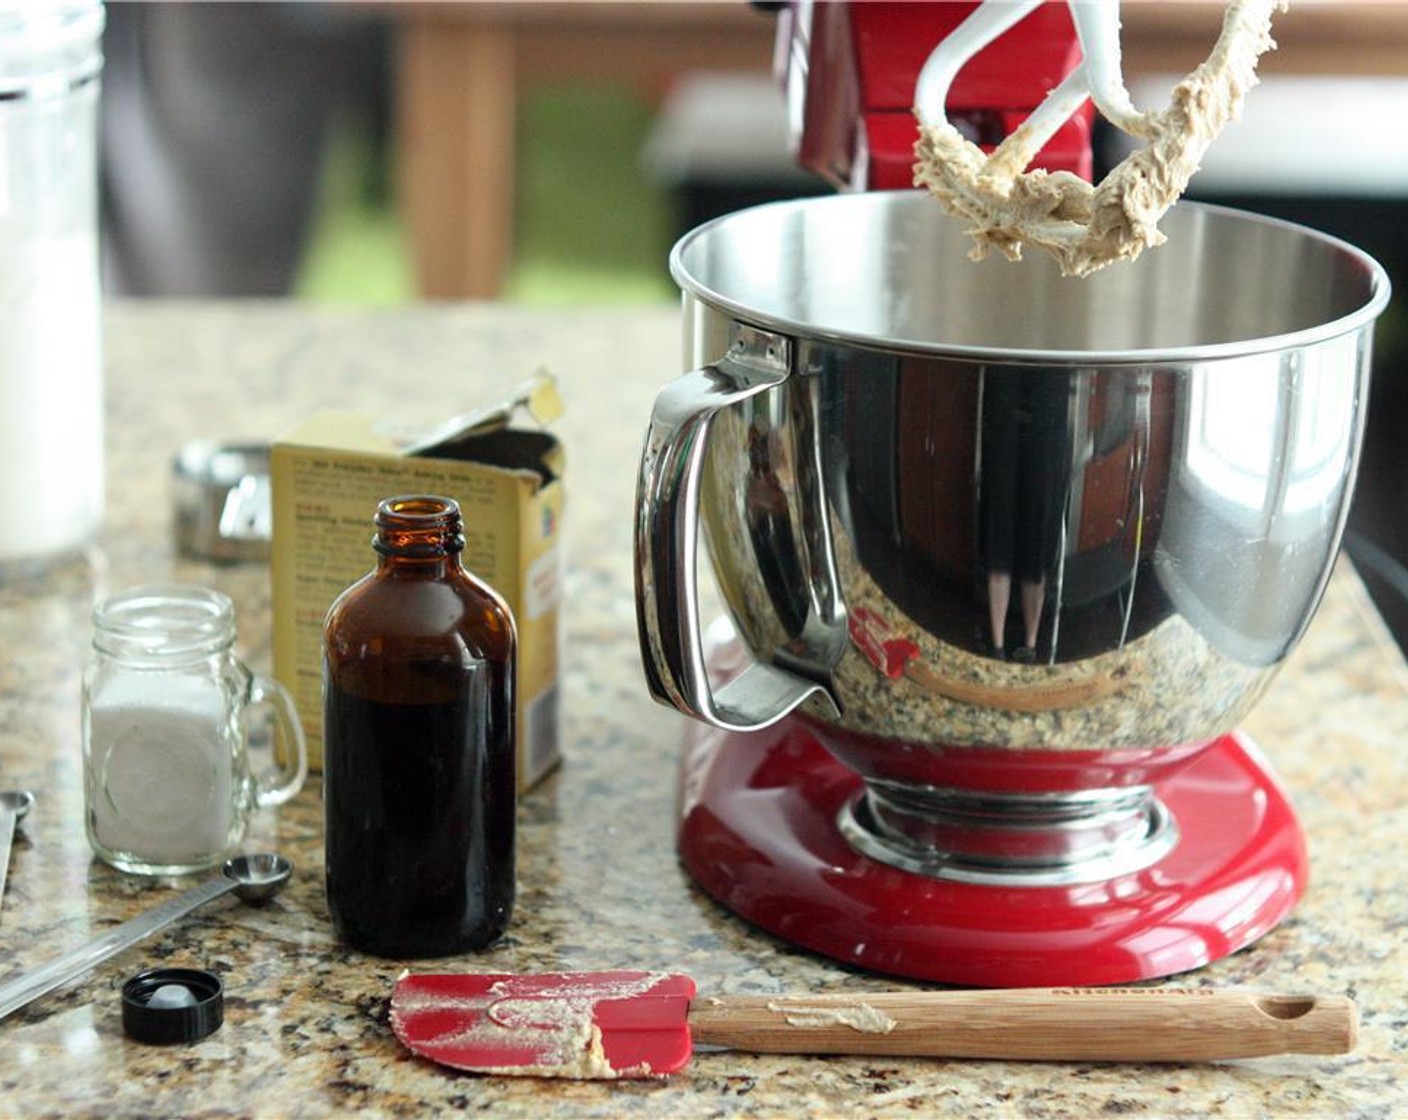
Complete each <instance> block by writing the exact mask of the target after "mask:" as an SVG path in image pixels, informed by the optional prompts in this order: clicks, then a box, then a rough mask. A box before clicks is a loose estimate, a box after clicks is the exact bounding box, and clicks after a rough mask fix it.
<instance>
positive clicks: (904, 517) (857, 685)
mask: <svg viewBox="0 0 1408 1120" xmlns="http://www.w3.org/2000/svg"><path fill="white" fill-rule="evenodd" d="M972 7H973V5H968V4H889V3H865V4H854V5H847V4H815V5H798V6H795V7H792V8H790V9H788V10H787V11H786V12H785V13H784V18H783V23H782V25H781V27H780V41H781V50H780V52H779V57H780V60H781V61H783V62H785V63H786V64H787V84H788V89H789V93H790V95H791V105H792V109H793V112H794V120H795V122H796V123H797V124H798V126H799V133H798V149H799V153H800V158H801V160H802V161H803V162H804V163H806V164H807V165H808V166H811V167H812V168H813V169H814V170H818V171H821V172H822V173H823V174H825V175H826V176H827V177H828V178H829V179H830V180H831V181H833V182H834V183H836V184H838V185H841V186H843V187H849V188H861V187H865V188H882V187H887V186H895V187H901V188H908V187H909V185H910V183H909V173H910V172H909V168H910V165H911V163H912V156H911V154H910V149H911V147H912V145H913V141H914V136H915V124H914V118H913V116H912V114H911V108H910V106H911V102H912V100H913V88H914V80H915V74H916V73H917V71H918V70H919V68H920V67H921V66H922V65H923V64H924V61H925V58H926V57H927V56H928V54H929V52H930V50H931V48H932V47H933V45H934V44H935V43H936V42H937V41H938V40H939V39H942V38H943V37H944V35H946V34H947V33H948V32H949V31H950V30H951V29H952V27H953V26H954V25H955V24H957V23H958V22H959V21H960V20H962V19H963V17H964V16H965V15H966V13H967V11H968V10H970V9H971V8H972ZM1078 61H1079V55H1078V52H1077V50H1076V43H1075V37H1074V33H1073V31H1072V28H1071V23H1070V19H1069V16H1068V14H1067V12H1066V6H1065V4H1061V3H1053V4H1047V5H1044V6H1042V7H1040V8H1039V9H1038V10H1037V11H1035V12H1034V13H1033V14H1032V15H1031V16H1029V17H1028V18H1027V19H1026V20H1025V21H1023V22H1022V23H1020V24H1018V25H1017V26H1016V27H1015V28H1013V29H1012V31H1011V32H1009V33H1008V34H1007V35H1006V36H1004V37H1003V38H1002V39H999V40H998V41H996V42H994V43H993V44H992V46H991V47H990V48H988V50H986V51H984V52H983V53H981V54H979V55H978V56H977V57H976V58H975V59H974V60H973V64H972V68H971V74H968V73H966V72H965V74H962V75H960V77H959V80H957V81H956V82H955V84H954V86H953V91H952V94H951V96H950V99H949V102H948V104H949V116H950V119H951V120H953V121H954V122H955V123H958V122H965V124H964V127H968V128H971V129H972V130H973V132H974V135H975V136H977V137H979V138H980V139H981V140H983V141H985V142H992V141H994V140H997V139H1000V138H1001V134H1002V133H1003V132H1005V130H1007V129H1010V128H1011V127H1012V126H1013V125H1014V124H1015V123H1016V122H1017V121H1019V120H1020V119H1022V118H1023V116H1024V115H1025V113H1026V112H1027V111H1029V110H1030V109H1031V108H1032V107H1033V106H1034V105H1036V104H1037V103H1038V102H1039V101H1040V100H1041V99H1042V98H1043V97H1044V96H1045V94H1046V93H1047V91H1048V90H1049V89H1050V88H1051V87H1052V86H1054V85H1055V84H1057V83H1058V82H1059V81H1060V80H1061V79H1062V77H1063V76H1064V75H1065V74H1066V73H1068V72H1069V71H1070V69H1071V67H1072V66H1073V65H1076V64H1077V63H1078ZM1089 128H1090V116H1089V113H1088V111H1087V112H1084V113H1081V114H1078V115H1077V116H1076V117H1074V118H1073V119H1072V120H1071V121H1070V122H1069V123H1068V125H1067V126H1066V127H1065V128H1063V129H1062V130H1061V131H1060V132H1058V133H1057V134H1056V135H1055V137H1054V138H1053V139H1052V141H1051V143H1050V144H1049V145H1048V146H1047V148H1046V149H1045V151H1044V153H1043V156H1042V161H1044V162H1045V163H1046V165H1047V166H1048V167H1052V168H1057V167H1059V168H1063V169H1067V170H1073V171H1076V172H1079V173H1083V174H1085V175H1087V176H1088V175H1089V172H1090V150H1089ZM993 130H997V134H996V135H990V133H992V132H993ZM1166 228H1167V232H1168V244H1167V245H1165V246H1163V247H1161V248H1160V249H1158V250H1157V251H1156V252H1151V253H1148V254H1146V255H1145V256H1144V257H1143V258H1141V259H1140V260H1139V261H1137V262H1135V263H1133V264H1129V265H1122V266H1120V267H1117V268H1111V269H1107V270H1105V271H1104V272H1102V273H1100V274H1097V275H1095V276H1093V277H1090V278H1088V279H1085V280H1071V279H1069V278H1065V277H1062V276H1060V275H1059V273H1058V272H1057V271H1056V269H1055V266H1054V265H1053V264H1052V262H1051V261H1049V260H1046V259H1026V260H1023V261H1021V262H1020V263H1012V262H1007V261H997V260H985V261H982V262H973V261H971V260H969V259H968V257H967V253H966V248H967V245H966V242H965V236H966V235H965V234H964V233H963V231H962V229H961V227H960V226H959V225H958V224H957V223H955V222H954V221H953V220H952V219H950V218H948V217H947V215H945V214H944V213H943V212H942V210H941V209H940V208H939V206H938V205H937V204H936V203H935V202H934V201H933V200H932V199H930V198H928V197H927V196H926V195H924V194H922V193H920V192H916V191H912V190H897V191H886V190H880V189H867V190H854V191H852V192H851V193H843V194H838V195H836V196H832V197H827V198H819V199H805V200H799V201H794V202H787V203H777V204H771V205H768V206H762V207H756V208H753V209H752V210H747V211H741V212H739V213H736V214H732V215H728V216H726V217H724V218H721V219H718V220H717V221H715V222H712V223H709V224H708V225H705V226H703V227H701V228H700V229H698V230H696V231H694V232H693V233H691V234H689V235H688V236H686V237H685V238H684V239H683V240H682V241H681V242H680V244H679V245H678V246H676V248H675V251H674V254H673V255H672V258H671V267H672V272H673V274H674V276H675V279H676V281H677V283H678V284H679V285H680V287H681V289H682V291H683V292H684V306H685V328H686V329H685V359H686V367H685V368H686V369H691V370H692V372H689V373H686V374H685V375H684V376H682V377H680V378H679V379H677V380H676V381H675V382H673V383H672V384H671V385H668V386H666V387H665V388H664V389H663V390H662V391H661V393H660V396H659V397H658V398H657V401H656V404H655V410H654V415H653V417H652V420H651V426H650V430H649V433H648V435H647V438H646V444H645V450H644V454H643V457H642V464H641V481H640V489H639V492H638V498H637V510H636V580H637V598H638V612H639V623H640V633H641V642H642V650H643V655H644V661H645V669H646V676H647V680H648V683H649V685H650V688H651V691H652V693H653V694H654V695H655V696H656V698H657V699H659V700H661V701H662V702H664V703H667V704H670V705H673V706H674V707H676V708H678V709H679V710H681V711H683V712H685V713H687V714H689V715H691V716H693V717H694V719H695V722H694V723H692V724H691V725H690V728H689V730H688V732H687V737H686V744H685V752H684V758H683V762H682V784H681V798H680V832H679V846H680V853H681V858H682V860H683V863H684V865H685V867H686V868H687V870H688V871H689V873H690V874H691V875H692V876H693V877H694V878H695V879H696V881H697V882H698V883H699V884H700V885H701V886H702V887H703V888H704V890H705V891H707V892H708V893H709V894H710V895H712V896H713V897H714V898H715V899H717V900H718V901H719V902H721V903H722V904H723V905H725V906H727V907H729V908H730V909H732V910H733V911H735V912H736V913H738V914H739V915H741V916H742V917H744V918H746V919H747V920H749V921H751V922H753V923H755V924H756V925H758V926H760V927H762V928H763V929H765V930H768V931H770V932H772V933H774V934H776V935H778V936H780V937H783V938H785V939H787V940H789V941H792V942H795V943H797V944H799V945H802V946H805V947H807V948H809V949H812V950H815V951H817V952H820V953H823V954H825V955H828V956H831V957H834V958H836V959H839V960H842V961H845V962H848V963H851V964H854V965H857V966H860V967H863V968H867V969H874V970H877V971H881V972H888V973H893V974H898V975H903V976H909V977H914V978H919V979H925V980H933V981H941V982H947V983H957V984H972V985H984V986H1041V985H1090V984H1107V983H1118V982H1123V981H1131V980H1138V979H1144V978H1150V977H1157V976H1164V975H1169V974H1172V973H1176V972H1181V971H1184V970H1187V969H1191V968H1196V967H1198V966H1200V965H1203V964H1206V963H1208V962H1209V961H1212V960H1214V959H1217V958H1218V957H1221V956H1224V955H1226V954H1228V953H1231V952H1234V951H1236V950H1237V949H1239V948H1242V947H1243V946H1245V945H1248V944H1250V943H1251V942H1252V941H1254V940H1256V939H1257V938H1259V937H1261V936H1262V935H1263V934H1265V933H1266V932H1267V931H1268V930H1270V929H1271V928H1272V927H1274V926H1275V925H1276V924H1277V923H1278V922H1280V921H1281V920H1282V919H1283V918H1284V917H1285V916H1286V915H1287V914H1288V913H1289V912H1290V910H1291V909H1292V908H1293V906H1294V905H1295V903H1296V901H1297V899H1298V898H1299V897H1300V895H1301V893H1302V892H1303V890H1304V888H1305V883H1306V853H1305V846H1304V842H1303V838H1302V835H1301V832H1300V829H1299V826H1298V824H1297V822H1296V820H1295V817H1294V815H1293V812H1292V810H1291V808H1290V806H1289V804H1288V802H1287V800H1286V798H1285V796H1284V794H1283V793H1282V792H1281V790H1280V789H1279V787H1278V785H1277V783H1276V781H1275V779H1274V778H1273V777H1272V776H1271V775H1270V773H1269V771H1268V770H1267V768H1266V766H1265V764H1264V763H1263V761H1262V760H1261V758H1260V756H1259V755H1258V754H1257V752H1256V751H1255V750H1254V748H1252V747H1251V745H1250V744H1249V743H1247V742H1246V741H1245V739H1244V738H1243V737H1241V736H1240V735H1239V734H1238V733H1237V732H1236V731H1235V727H1236V725H1237V723H1238V722H1239V721H1240V720H1241V718H1242V717H1243V716H1244V715H1245V714H1246V712H1247V711H1248V710H1249V709H1250V707H1251V706H1252V705H1253V704H1254V703H1255V701H1256V700H1257V698H1258V697H1259V696H1260V695H1261V694H1262V693H1263V692H1264V690H1265V688H1266V686H1267V685H1268V684H1269V683H1270V680H1271V679H1272V677H1274V675H1275V672H1276V670H1277V668H1278V667H1279V666H1280V664H1281V663H1282V662H1283V660H1284V658H1285V657H1286V656H1287V654H1288V653H1289V652H1290V650H1291V649H1292V648H1293V646H1294V645H1295V642H1296V641H1297V640H1298V638H1299V636H1300V635H1301V633H1302V632H1303V631H1304V629H1305V626H1306V625H1307V624H1308V622H1309V620H1310V617H1311V616H1312V614H1313V612H1314V609H1315V606H1316V604H1317V603H1318V601H1319V597H1320V595H1321V593H1322V591H1323V589H1324V586H1325V582H1326V580H1327V579H1328V577H1329V572H1330V568H1331V565H1332V563H1333V560H1334V556H1335V554H1336V551H1337V549H1338V544H1339V538H1340V533H1341V531H1342V528H1343V524H1344V518H1345V515H1346V511H1347V509H1348V503H1349V499H1350V495H1351V490H1352V484H1353V475H1354V469H1355V466H1356V464H1357V457H1358V447H1359V438H1360V432H1361V431H1362V426H1363V412H1362V410H1363V406H1364V400H1365V389H1366V384H1367V377H1368V354H1369V338H1370V335H1371V332H1372V323H1373V320H1374V318H1375V317H1376V316H1377V314H1378V313H1379V311H1380V310H1382V308H1383V306H1384V305H1385V304H1386V302H1387V298H1388V284H1387V280H1386V278H1385V275H1384V273H1383V270H1382V269H1381V268H1379V267H1378V266H1377V265H1376V264H1375V263H1374V262H1373V261H1371V260H1369V259H1368V258H1367V257H1365V256H1364V255H1363V254H1362V253H1359V252H1358V251H1357V250H1354V249H1352V248H1351V247H1349V246H1345V245H1343V244H1342V243H1340V242H1336V241H1333V240H1331V239H1329V238H1325V237H1323V236H1321V235H1318V234H1315V233H1313V232H1312V231H1309V230H1304V229H1302V228H1300V227H1295V226H1289V225H1284V224H1281V223H1275V222H1270V221H1268V220H1265V219H1259V218H1255V217H1252V216H1248V215H1240V214H1237V213H1235V212H1232V211H1223V210H1218V209H1216V208H1210V207H1199V206H1194V205H1192V204H1180V206H1179V207H1177V208H1175V210H1174V211H1173V212H1171V213H1170V214H1169V215H1167V219H1166ZM1268 278H1275V279H1276V280H1277V284H1276V285H1275V286H1272V287H1268ZM1287 278H1289V279H1287ZM1315 418H1318V419H1315ZM700 536H703V538H704V539H705V541H706V542H707V546H708V555H709V557H710V560H711V561H712V569H713V572H714V579H715V584H716V587H717V590H718V592H719V595H720V597H721V598H722V600H723V602H724V605H725V607H726V608H727V613H728V615H729V616H730V622H729V624H727V625H724V624H720V626H719V627H717V628H715V629H713V630H710V629H709V628H708V627H706V626H705V623H704V619H703V617H702V614H703V609H702V607H701V601H700V596H699V589H698V586H697V582H696V563H697V559H698V551H699V549H698V538H699V537H700Z"/></svg>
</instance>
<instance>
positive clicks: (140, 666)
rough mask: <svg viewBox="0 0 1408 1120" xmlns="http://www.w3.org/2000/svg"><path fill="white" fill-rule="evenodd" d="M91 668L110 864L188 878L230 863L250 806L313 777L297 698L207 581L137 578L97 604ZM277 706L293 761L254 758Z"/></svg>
mask: <svg viewBox="0 0 1408 1120" xmlns="http://www.w3.org/2000/svg"><path fill="white" fill-rule="evenodd" d="M93 623H94V633H93V656H92V660H91V662H90V664H89V666H88V669H87V672H86V673H85V674H84V679H83V774H84V798H85V803H86V807H87V812H86V814H85V815H86V820H87V830H88V840H89V842H90V843H91V844H92V846H93V850H94V851H95V852H96V853H97V854H98V856H99V857H101V858H102V859H103V860H104V861H106V862H107V863H110V864H112V865H113V866H114V867H118V868H121V869H122V870H124V871H131V872H136V873H138V874H146V875H179V874H184V873H186V872H190V871H197V870H200V869H201V868H205V867H212V866H214V865H216V864H218V863H221V862H222V861H223V860H225V859H226V858H227V857H228V856H229V855H230V854H231V853H232V852H234V851H235V850H236V849H237V848H238V847H239V844H240V842H241V840H243V839H244V832H245V825H246V823H247V822H248V819H249V815H250V813H251V812H252V811H253V810H254V809H256V808H261V807H263V806H266V805H278V804H282V803H283V802H285V801H287V800H288V799H289V798H290V797H292V796H293V795H294V794H295V793H297V792H298V791H299V789H300V788H302V786H303V781H304V778H305V777H306V776H307V772H308V760H307V749H306V747H305V745H304V740H303V730H302V726H301V725H300V723H299V720H298V714H297V712H296V711H295V710H294V705H293V700H292V698H291V697H290V696H289V694H288V692H287V691H286V690H285V689H284V688H283V687H282V686H281V685H279V684H278V683H276V682H275V681H272V680H268V679H266V678H264V677H262V676H259V675H257V674H254V673H252V672H250V670H249V669H248V668H247V667H246V666H245V665H244V664H243V663H242V662H240V660H239V659H238V658H237V657H236V656H235V654H234V651H233V646H234V641H235V613H234V605H233V604H232V603H231V602H230V600H229V598H228V597H227V596H225V595H222V594H220V593H219V592H218V591H210V590H207V589H205V588H200V587H147V588H134V589H132V590H129V591H125V592H123V593H121V594H119V595H116V596H114V597H113V598H111V599H109V600H107V601H106V602H104V603H102V604H101V605H99V606H98V608H97V609H96V610H95V611H94V612H93ZM260 707H266V708H268V709H269V711H270V712H271V713H272V716H273V718H274V722H275V723H276V724H277V726H278V728H279V731H280V732H281V733H282V735H283V737H284V743H285V746H286V748H287V749H285V750H284V751H283V752H282V754H283V758H284V763H283V765H282V766H281V767H280V766H277V765H275V766H272V767H271V768H270V769H269V770H268V771H266V772H264V773H258V774H256V773H255V772H254V771H253V770H252V769H251V765H250V729H251V726H252V725H253V722H252V720H251V718H250V716H251V713H252V712H253V711H254V710H255V709H256V708H260Z"/></svg>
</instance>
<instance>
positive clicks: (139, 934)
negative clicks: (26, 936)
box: [0, 875, 239, 1019]
mask: <svg viewBox="0 0 1408 1120" xmlns="http://www.w3.org/2000/svg"><path fill="white" fill-rule="evenodd" d="M238 886H239V883H237V882H236V881H235V880H234V879H231V878H229V877H227V876H224V875H222V876H221V877H220V878H218V879H212V880H211V881H210V882H208V883H204V884H202V885H201V886H199V887H192V888H191V889H190V890H188V891H186V892H184V893H182V894H178V895H177V896H176V897H175V898H170V899H167V901H165V902H163V903H162V904H161V905H160V906H154V907H153V908H152V909H150V910H148V911H147V912H146V913H144V914H141V915H139V916H137V917H135V918H133V919H131V920H130V921H126V922H123V923H122V925H120V926H118V927H116V928H115V929H111V930H108V932H107V933H105V934H103V935H102V936H101V937H95V938H94V939H93V940H92V941H90V942H88V944H86V945H82V946H80V947H79V948H77V949H74V950H73V951H72V952H69V953H65V954H64V955H63V956H62V957H59V958H58V960H55V961H51V962H50V963H49V964H46V965H44V966H42V967H40V968H37V969H35V970H34V971H33V972H30V973H26V974H23V975H21V976H18V977H16V978H15V979H14V980H11V981H9V982H8V983H6V984H0V1019H4V1018H5V1017H6V1016H7V1015H9V1014H10V1013H11V1012H12V1011H18V1010H19V1009H20V1008H21V1007H24V1006H25V1005H26V1004H28V1003H30V1002H31V1001H33V1000H36V999H38V998H39V997H40V996H42V995H48V993H50V992H52V991H53V990H54V989H55V988H58V987H61V986H62V985H64V984H66V983H68V981H70V980H72V979H73V978H74V977H76V976H78V975H79V974H81V973H84V972H87V971H88V970H89V969H90V968H94V967H96V966H97V965H100V964H102V963H103V961H105V960H107V959H108V958H110V957H115V956H116V955H117V954H118V953H120V952H122V950H124V949H126V948H128V947H129V946H132V945H135V944H136V943H137V942H138V941H141V940H142V939H143V938H145V937H150V936H151V935H152V934H154V933H155V932H156V931H157V930H159V929H161V928H163V927H164V926H168V925H170V924H171V923H172V922H174V921H175V920H176V919H177V918H182V917H185V916H186V915H187V914H189V913H190V912H191V911H192V910H195V909H196V908H198V907H201V906H204V905H205V904H206V903H207V902H213V901H214V900H215V899H217V898H219V897H220V896H221V895H223V894H227V893H229V892H230V891H232V890H234V889H235V888H236V887H238Z"/></svg>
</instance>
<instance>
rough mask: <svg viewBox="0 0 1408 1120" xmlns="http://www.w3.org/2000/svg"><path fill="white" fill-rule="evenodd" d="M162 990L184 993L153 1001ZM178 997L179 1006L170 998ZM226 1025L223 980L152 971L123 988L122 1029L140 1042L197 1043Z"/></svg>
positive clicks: (194, 972) (195, 972) (185, 971)
mask: <svg viewBox="0 0 1408 1120" xmlns="http://www.w3.org/2000/svg"><path fill="white" fill-rule="evenodd" d="M162 988H172V989H183V990H184V991H185V992H186V993H187V995H186V996H181V993H180V992H168V993H163V995H162V996H160V997H158V998H157V1001H156V1003H155V1004H153V1003H152V997H153V996H155V995H156V993H157V992H158V991H159V990H160V989H162ZM171 995H175V996H177V997H179V999H180V1001H179V1002H173V1001H171V1000H170V999H169V998H168V997H169V996H171ZM224 1021H225V988H224V986H223V985H222V984H221V983H220V977H218V976H216V975H215V973H213V972H205V971H203V970H201V969H198V968H153V969H149V970H148V971H146V972H139V973H137V975H136V976H134V977H132V979H130V980H128V981H127V983H125V984H123V985H122V1029H123V1030H124V1031H125V1032H126V1033H127V1037H128V1038H135V1039H136V1040H137V1041H138V1042H157V1043H168V1042H195V1041H196V1040H197V1039H201V1038H204V1037H205V1036H206V1035H208V1034H212V1033H213V1032H215V1031H217V1030H219V1028H220V1024H221V1023H223V1022H224Z"/></svg>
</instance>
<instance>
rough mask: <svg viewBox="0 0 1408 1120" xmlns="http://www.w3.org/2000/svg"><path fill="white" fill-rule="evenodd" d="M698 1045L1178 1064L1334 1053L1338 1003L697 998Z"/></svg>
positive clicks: (1261, 998) (1064, 996)
mask: <svg viewBox="0 0 1408 1120" xmlns="http://www.w3.org/2000/svg"><path fill="white" fill-rule="evenodd" d="M689 1026H690V1029H691V1031H692V1032H693V1035H694V1039H695V1041H696V1042H700V1043H712V1044H716V1045H721V1046H729V1047H732V1048H734V1049H738V1050H749V1051H754V1052H771V1053H793V1054H890V1055H906V1054H907V1055H925V1056H929V1057H953V1058H1012V1059H1039V1060H1041V1059H1045V1060H1053V1061H1138V1062H1183V1061H1201V1060H1207V1059H1216V1058H1255V1057H1262V1056H1265V1055H1269V1054H1344V1053H1348V1052H1349V1051H1350V1050H1352V1049H1353V1048H1354V1043H1355V1037H1356V1034H1357V1030H1358V1014H1357V1011H1356V1009H1355V1006H1354V1001H1353V1000H1351V999H1349V998H1348V997H1346V996H1316V995H1283V994H1274V993H1266V992H1255V991H1246V990H1238V989H1227V990H1215V989H1204V988H1181V989H1170V988H1088V989H1087V988H1043V989H998V990H984V991H971V992H969V991H956V992H883V993H857V994H855V995H834V994H832V995H819V996H796V997H783V996H773V997H768V996H728V997H723V998H710V997H708V996H699V997H696V998H695V1000H694V1001H693V1002H692V1003H691V1004H690V1009H689Z"/></svg>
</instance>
